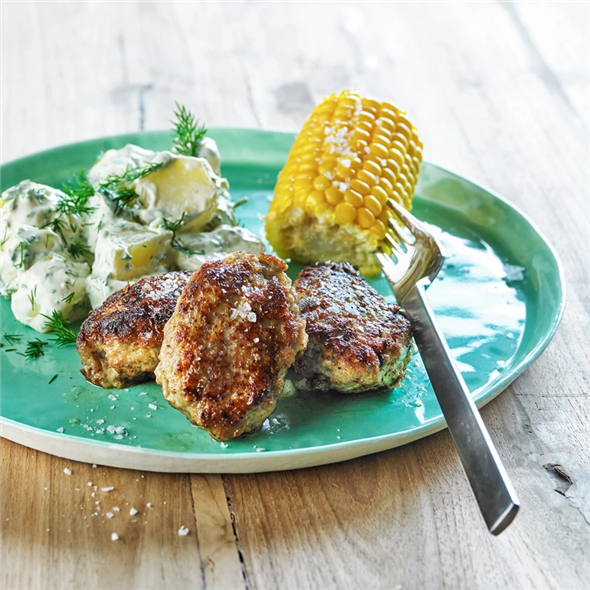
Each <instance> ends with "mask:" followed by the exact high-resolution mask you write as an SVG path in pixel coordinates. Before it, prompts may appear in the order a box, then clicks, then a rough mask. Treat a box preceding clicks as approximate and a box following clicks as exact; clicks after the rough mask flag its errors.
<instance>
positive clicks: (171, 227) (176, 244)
mask: <svg viewBox="0 0 590 590" xmlns="http://www.w3.org/2000/svg"><path fill="white" fill-rule="evenodd" d="M185 216H186V211H185V212H184V213H183V214H182V215H181V216H180V217H179V218H178V219H177V220H176V221H170V220H169V219H166V218H165V217H164V218H163V222H164V227H165V228H166V229H167V230H168V231H171V232H172V240H171V241H170V245H171V246H172V247H173V248H174V249H175V250H178V251H179V252H183V253H184V254H205V252H198V251H197V250H193V249H192V248H188V247H187V246H185V245H184V244H183V243H182V241H181V240H180V239H179V238H178V236H177V235H176V234H177V233H178V230H179V229H180V228H181V227H182V226H183V224H184V218H185Z"/></svg>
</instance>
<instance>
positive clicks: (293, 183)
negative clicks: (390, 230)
mask: <svg viewBox="0 0 590 590" xmlns="http://www.w3.org/2000/svg"><path fill="white" fill-rule="evenodd" d="M421 161H422V143H421V142H420V140H419V139H418V134H417V130H416V128H415V127H414V126H413V125H412V123H411V122H410V121H409V120H408V118H407V117H406V115H405V113H404V112H402V111H401V110H399V109H398V108H397V107H395V106H394V105H392V104H391V103H388V102H379V101H377V100H374V99H371V98H361V97H360V96H359V95H358V94H355V93H353V92H350V91H347V90H345V91H343V92H341V93H340V94H333V95H331V96H328V97H327V98H325V99H324V101H323V102H322V103H321V104H320V105H318V106H317V107H316V108H315V109H314V110H313V112H312V113H311V115H310V116H309V118H308V119H307V121H306V122H305V124H304V125H303V128H302V129H301V132H300V133H299V135H298V136H297V139H296V140H295V143H294V144H293V147H292V148H291V151H290V152H289V157H288V159H287V163H286V165H285V167H284V168H283V170H282V171H281V173H280V174H279V177H278V180H277V184H276V187H275V191H274V198H273V200H272V202H271V205H270V210H269V213H268V216H267V220H266V235H267V238H268V241H269V242H270V244H271V245H272V246H273V248H274V249H275V250H276V252H277V253H278V254H279V256H282V257H283V258H293V259H295V260H299V261H301V262H305V263H309V262H324V261H327V260H332V261H335V262H341V261H345V260H346V261H348V262H350V263H352V264H354V265H355V266H357V267H358V268H359V270H360V271H361V272H362V273H363V274H365V275H372V274H377V273H378V272H379V267H378V266H377V264H376V262H375V259H374V256H373V253H374V252H375V251H376V250H377V249H378V248H380V247H381V248H383V249H386V247H385V245H384V243H383V238H384V237H385V234H386V231H387V220H388V217H389V216H390V215H391V213H390V212H389V210H388V208H387V207H385V204H386V202H387V199H388V198H393V199H395V200H396V201H397V202H399V203H401V204H402V205H403V206H404V207H405V208H407V209H408V210H410V209H411V206H412V198H413V194H414V186H415V185H416V181H417V179H418V171H419V169H420V162H421Z"/></svg>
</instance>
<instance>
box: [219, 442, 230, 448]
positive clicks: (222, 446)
mask: <svg viewBox="0 0 590 590" xmlns="http://www.w3.org/2000/svg"><path fill="white" fill-rule="evenodd" d="M220 446H221V448H222V449H227V447H228V446H229V445H227V444H226V443H221V444H220Z"/></svg>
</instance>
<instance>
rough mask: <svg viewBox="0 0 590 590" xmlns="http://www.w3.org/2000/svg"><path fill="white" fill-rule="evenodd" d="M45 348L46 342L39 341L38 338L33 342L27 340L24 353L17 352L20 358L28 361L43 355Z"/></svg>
mask: <svg viewBox="0 0 590 590" xmlns="http://www.w3.org/2000/svg"><path fill="white" fill-rule="evenodd" d="M44 346H47V342H44V341H43V340H39V338H35V340H29V341H28V342H27V347H26V348H25V352H24V353H22V352H18V353H17V354H20V355H21V356H24V357H26V358H28V359H36V358H39V357H40V356H43V355H44V354H45V353H44V352H43V347H44Z"/></svg>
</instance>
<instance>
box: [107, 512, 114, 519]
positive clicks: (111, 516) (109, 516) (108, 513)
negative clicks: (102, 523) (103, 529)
mask: <svg viewBox="0 0 590 590" xmlns="http://www.w3.org/2000/svg"><path fill="white" fill-rule="evenodd" d="M106 516H107V518H113V516H115V515H114V514H113V513H112V512H107V514H106Z"/></svg>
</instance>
